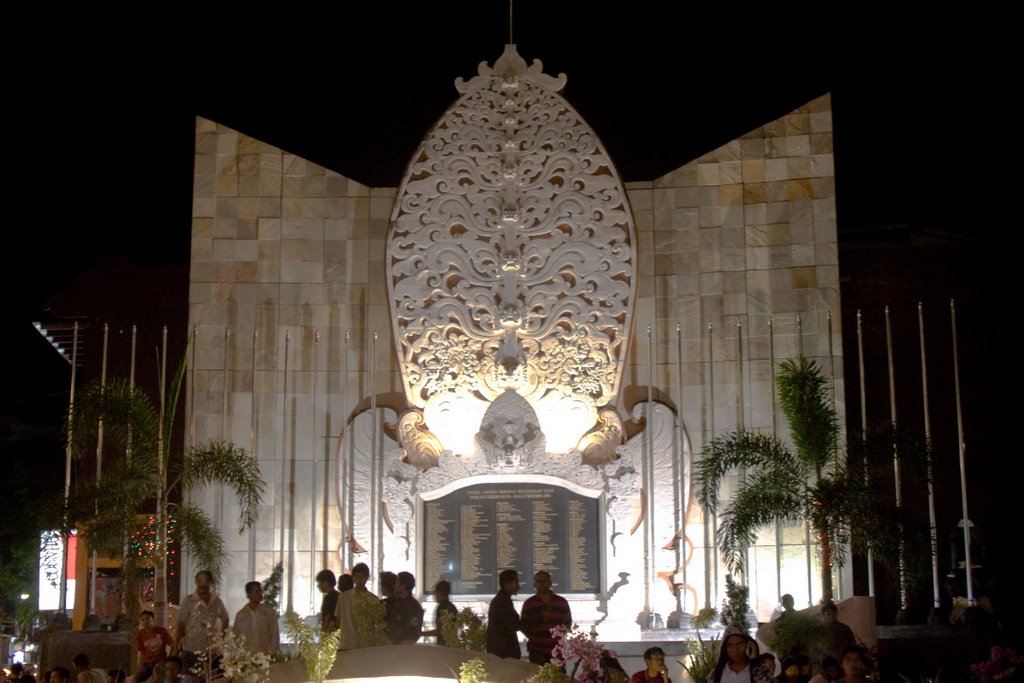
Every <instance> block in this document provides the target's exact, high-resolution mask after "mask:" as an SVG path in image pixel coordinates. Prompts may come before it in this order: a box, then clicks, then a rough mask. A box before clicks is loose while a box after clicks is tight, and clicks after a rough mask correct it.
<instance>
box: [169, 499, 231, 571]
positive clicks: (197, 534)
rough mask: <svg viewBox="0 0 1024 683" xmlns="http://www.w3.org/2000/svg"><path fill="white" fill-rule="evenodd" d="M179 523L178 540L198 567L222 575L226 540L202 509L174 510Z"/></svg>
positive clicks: (177, 508) (183, 508)
mask: <svg viewBox="0 0 1024 683" xmlns="http://www.w3.org/2000/svg"><path fill="white" fill-rule="evenodd" d="M173 514H174V517H175V519H176V520H177V522H178V538H179V541H180V543H181V544H182V545H183V546H184V548H185V551H186V552H187V553H188V554H189V555H190V556H191V557H192V559H194V560H195V562H196V566H197V567H201V568H203V569H209V570H210V571H211V572H213V575H214V576H219V575H220V565H221V563H222V562H223V561H224V557H225V556H226V555H227V552H226V550H225V546H224V538H223V537H222V536H221V534H220V530H219V529H217V527H216V526H215V525H214V523H213V521H212V520H211V519H210V518H209V517H207V515H206V513H205V512H203V510H202V509H200V508H197V507H195V506H191V505H181V506H178V507H176V508H174V512H173Z"/></svg>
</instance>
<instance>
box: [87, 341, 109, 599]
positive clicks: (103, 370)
mask: <svg viewBox="0 0 1024 683" xmlns="http://www.w3.org/2000/svg"><path fill="white" fill-rule="evenodd" d="M109 339H110V325H108V324H107V323H103V356H102V357H103V360H102V361H101V362H100V393H101V394H102V393H103V392H104V391H105V390H106V388H107V343H108V341H109ZM102 479H103V413H102V412H101V413H100V418H99V424H98V425H96V489H97V491H99V488H100V481H102ZM99 511H100V504H99V501H97V502H96V513H97V514H99ZM97 559H98V553H97V551H96V549H95V548H93V551H92V566H91V567H90V571H89V575H90V577H91V578H92V581H91V582H90V586H89V614H90V615H95V614H96V585H97V582H98V580H99V577H98V576H96V561H97Z"/></svg>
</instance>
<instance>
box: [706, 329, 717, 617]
mask: <svg viewBox="0 0 1024 683" xmlns="http://www.w3.org/2000/svg"><path fill="white" fill-rule="evenodd" d="M713 334H714V329H713V328H712V326H711V323H708V366H709V367H708V372H709V373H710V384H711V438H712V439H714V438H715V435H716V432H715V343H714V337H713ZM705 527H706V525H705ZM711 538H712V539H717V538H718V514H717V513H714V514H712V515H711ZM711 552H712V560H713V562H712V566H711V568H712V571H713V572H714V580H715V604H716V605H717V604H718V544H717V543H716V542H714V541H713V542H712V543H711Z"/></svg>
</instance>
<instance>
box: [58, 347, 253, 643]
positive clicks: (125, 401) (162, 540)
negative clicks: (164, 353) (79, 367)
mask: <svg viewBox="0 0 1024 683" xmlns="http://www.w3.org/2000/svg"><path fill="white" fill-rule="evenodd" d="M185 367H186V363H185V361H184V360H182V362H181V363H180V364H179V366H178V369H177V372H176V373H175V376H174V379H173V381H172V383H171V388H170V391H169V393H168V399H167V400H166V402H163V401H162V402H161V403H160V406H161V407H160V408H159V409H157V408H155V407H154V405H153V403H152V401H151V400H150V398H149V397H148V396H147V395H146V394H145V392H143V391H142V390H140V389H139V388H138V387H134V386H132V385H131V384H129V383H128V382H127V381H124V380H121V379H114V380H112V381H110V382H108V383H107V384H106V385H105V386H104V385H100V384H96V385H92V386H90V387H88V388H87V389H86V390H85V392H83V395H82V398H81V399H80V400H78V401H76V402H75V405H74V407H73V412H72V415H71V421H70V424H71V432H70V434H71V436H70V438H71V445H72V448H73V451H74V452H75V453H76V454H78V455H79V456H81V455H83V454H86V453H95V452H96V448H97V443H102V450H103V452H104V453H105V454H106V456H107V457H106V458H105V465H104V469H103V474H102V479H101V480H100V481H90V482H87V483H84V484H83V485H82V486H80V487H79V491H78V492H77V494H76V495H75V496H74V498H73V500H72V501H70V502H69V512H68V514H69V515H71V516H72V517H73V519H74V521H77V522H78V523H79V524H80V525H81V526H82V528H83V536H84V537H85V540H86V541H87V543H88V544H89V547H90V548H92V549H97V550H101V551H103V552H105V553H107V554H108V555H110V556H114V557H116V556H118V555H120V556H121V557H122V558H123V567H124V570H125V576H126V577H130V576H131V575H132V574H133V569H134V565H135V561H136V558H135V557H134V555H133V554H132V553H130V552H127V540H128V539H129V538H130V537H131V536H132V535H133V534H136V533H141V532H143V530H144V528H145V527H146V525H147V522H145V521H140V519H139V515H140V513H143V512H145V511H147V510H154V511H155V515H154V518H155V520H156V521H155V524H156V528H157V533H156V539H157V540H156V542H155V544H154V547H153V548H152V550H151V552H150V553H149V557H147V558H146V559H148V560H149V561H152V562H153V563H155V565H156V572H155V573H156V577H155V578H156V586H155V589H156V596H155V599H154V601H155V603H156V605H155V608H156V609H155V610H154V611H156V612H157V623H159V624H163V623H164V622H165V621H166V608H167V548H168V539H167V528H168V523H169V520H172V519H173V520H174V529H175V531H174V533H175V536H176V538H175V540H176V541H177V542H178V543H179V544H180V545H181V547H183V548H184V550H185V551H186V552H187V553H188V554H189V555H190V556H191V557H192V558H193V559H194V560H195V561H196V563H197V564H198V565H199V566H201V567H203V568H206V569H210V570H211V571H213V572H214V575H215V576H216V575H218V574H219V572H218V570H219V568H220V565H221V563H222V562H223V560H224V557H225V556H226V551H225V545H224V539H223V536H222V535H221V532H220V530H219V529H218V528H217V527H216V526H215V525H214V524H213V521H212V520H211V519H210V518H209V517H208V516H207V515H206V513H205V512H204V511H203V510H202V509H201V508H198V507H196V506H193V505H190V504H188V502H187V500H188V495H187V493H188V492H189V491H190V490H192V489H194V488H196V487H201V486H205V485H208V484H222V485H225V486H227V487H229V488H231V489H232V490H233V491H234V493H235V496H236V497H237V499H238V502H239V507H240V512H239V518H238V530H239V533H242V532H244V531H245V530H246V529H248V528H249V527H250V526H252V525H253V524H254V523H255V522H256V519H257V517H258V513H259V505H260V501H261V498H262V496H263V493H264V491H265V489H266V483H265V482H264V481H263V477H262V475H261V474H260V468H259V463H258V462H257V461H256V459H255V458H253V457H252V456H251V455H250V454H249V453H248V452H247V451H246V450H245V449H243V448H240V447H238V446H235V445H234V444H231V443H229V442H224V441H213V442H210V443H207V444H204V445H201V446H196V447H193V448H191V449H189V450H188V452H186V453H184V454H181V453H180V452H175V450H174V449H173V448H172V445H171V444H172V438H171V437H172V429H173V424H174V412H175V410H174V408H175V404H176V403H177V398H178V394H179V390H180V387H181V382H182V379H183V377H184V371H185ZM160 386H161V387H164V386H165V383H164V382H163V381H161V383H160ZM101 435H102V436H101ZM111 456H114V457H111ZM154 500H155V503H154ZM177 501H180V502H177Z"/></svg>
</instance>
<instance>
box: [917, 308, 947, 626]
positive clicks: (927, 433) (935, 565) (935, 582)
mask: <svg viewBox="0 0 1024 683" xmlns="http://www.w3.org/2000/svg"><path fill="white" fill-rule="evenodd" d="M917 329H918V332H919V336H920V339H921V400H922V401H923V402H924V442H925V448H927V449H928V524H929V533H928V535H929V537H930V541H931V553H932V600H933V603H932V614H931V616H930V617H929V619H930V620H934V619H938V614H939V608H940V607H941V606H942V603H941V602H940V597H939V539H938V536H937V528H936V523H935V482H934V481H933V480H932V423H931V417H930V415H929V413H928V360H927V356H926V354H925V349H924V306H923V305H922V304H921V302H920V301H919V302H917ZM936 623H938V622H936Z"/></svg>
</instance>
